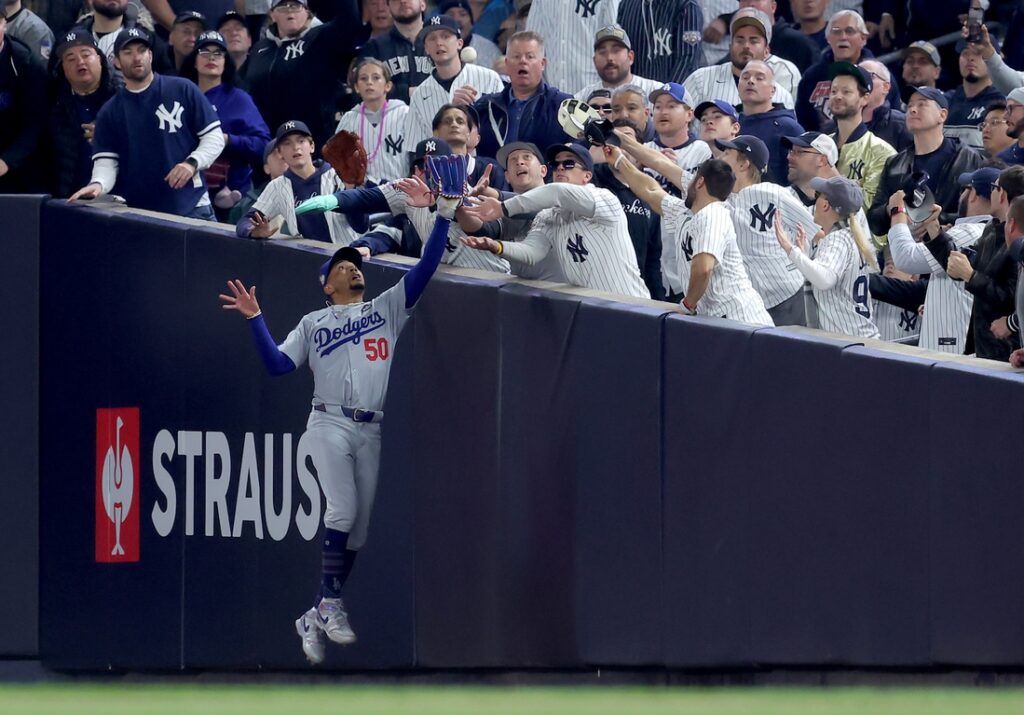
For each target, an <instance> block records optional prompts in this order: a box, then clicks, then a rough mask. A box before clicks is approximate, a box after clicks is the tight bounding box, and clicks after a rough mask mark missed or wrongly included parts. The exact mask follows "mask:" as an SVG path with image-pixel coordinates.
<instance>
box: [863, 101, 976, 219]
mask: <svg viewBox="0 0 1024 715" xmlns="http://www.w3.org/2000/svg"><path fill="white" fill-rule="evenodd" d="M948 111H949V102H948V101H947V100H946V95H944V94H943V93H942V92H940V91H938V90H937V89H932V88H931V87H918V88H917V91H916V92H914V94H912V95H911V96H910V104H908V105H907V129H909V130H910V133H911V134H913V135H914V145H913V146H912V147H908V148H907V149H904V150H903V151H901V152H899V153H897V154H894V155H893V156H891V157H889V159H888V160H887V161H886V162H885V168H884V169H883V170H882V180H881V181H880V182H879V185H878V192H877V193H876V194H875V200H874V201H873V202H872V204H871V209H870V210H869V211H868V222H869V223H870V224H871V233H873V234H874V235H876V236H881V235H884V234H887V233H888V232H889V224H890V220H889V216H890V214H889V206H888V204H889V197H890V196H892V195H893V194H895V193H896V192H897V191H899V190H900V189H902V188H903V185H904V183H906V180H907V178H909V177H910V176H911V175H912V174H914V173H916V172H924V173H926V174H927V175H928V182H927V183H928V188H930V189H931V190H932V193H933V194H934V195H935V203H936V204H938V205H939V206H941V207H942V213H941V214H940V216H939V221H940V223H942V224H948V223H952V222H953V221H954V220H955V219H956V216H957V211H958V210H959V204H960V187H959V186H957V184H956V181H954V180H953V178H954V177H958V176H960V175H961V174H966V173H967V172H970V171H974V170H975V169H976V168H978V166H979V165H980V164H981V162H982V157H981V154H979V153H978V152H976V151H974V150H973V149H971V148H970V147H967V146H964V145H962V144H961V143H960V140H959V139H955V138H953V137H946V136H943V133H942V125H943V124H945V122H946V115H947V113H948ZM923 231H924V229H923V224H922V225H918V226H915V227H913V228H912V229H911V233H912V234H914V238H920V237H921V236H922V235H923Z"/></svg>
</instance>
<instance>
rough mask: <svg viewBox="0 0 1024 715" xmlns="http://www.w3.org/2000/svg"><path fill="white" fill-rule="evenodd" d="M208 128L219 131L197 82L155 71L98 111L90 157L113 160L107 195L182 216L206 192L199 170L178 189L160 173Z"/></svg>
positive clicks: (182, 157) (180, 158) (191, 147)
mask: <svg viewBox="0 0 1024 715" xmlns="http://www.w3.org/2000/svg"><path fill="white" fill-rule="evenodd" d="M212 131H220V120H219V119H218V118H217V113H216V112H215V111H214V110H213V107H212V106H211V105H210V102H209V101H208V100H207V99H206V97H204V96H203V93H202V92H200V91H199V87H198V86H196V85H195V84H193V83H192V82H189V81H188V80H185V79H181V78H180V77H164V76H163V75H159V74H154V75H153V82H152V84H150V85H149V87H147V88H146V89H144V90H142V91H141V92H130V91H129V90H127V89H121V90H120V91H118V93H117V94H116V95H114V97H112V98H111V100H110V101H109V102H107V103H106V104H105V105H104V107H103V109H101V110H100V113H99V115H98V116H97V118H96V135H95V137H94V139H93V155H92V158H93V159H100V158H109V159H116V160H117V162H118V171H117V183H115V184H114V189H113V191H112V193H115V194H118V195H120V196H123V197H124V198H125V200H126V201H127V202H128V205H129V206H133V207H136V208H142V209H149V210H151V211H164V212H166V213H171V214H177V215H179V216H184V215H186V214H188V213H190V212H191V211H192V209H194V208H195V206H196V204H198V203H199V199H200V197H202V196H203V194H204V193H206V182H205V181H204V180H203V175H202V173H201V172H200V173H198V174H196V176H195V178H194V179H193V180H192V181H191V182H189V183H188V184H186V185H185V186H184V187H182V188H180V189H172V188H171V187H170V186H169V185H168V183H167V182H166V181H165V180H164V177H165V176H167V174H168V172H170V170H171V169H172V168H173V167H174V165H175V164H179V163H181V162H183V161H185V159H186V157H188V155H189V154H190V153H192V152H193V151H194V150H195V148H196V147H197V146H199V138H200V137H202V136H203V135H204V134H207V133H208V132H212Z"/></svg>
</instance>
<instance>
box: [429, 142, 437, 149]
mask: <svg viewBox="0 0 1024 715" xmlns="http://www.w3.org/2000/svg"><path fill="white" fill-rule="evenodd" d="M427 151H437V142H433V141H429V142H427Z"/></svg>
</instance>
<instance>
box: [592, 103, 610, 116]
mask: <svg viewBox="0 0 1024 715" xmlns="http://www.w3.org/2000/svg"><path fill="white" fill-rule="evenodd" d="M590 106H591V107H593V108H594V109H596V110H597V111H599V112H600V113H601V114H611V113H612V105H610V104H603V105H597V104H591V105H590Z"/></svg>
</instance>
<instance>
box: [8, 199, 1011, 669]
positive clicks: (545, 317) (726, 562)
mask: <svg viewBox="0 0 1024 715" xmlns="http://www.w3.org/2000/svg"><path fill="white" fill-rule="evenodd" d="M26 201H27V199H4V200H3V202H2V204H0V205H2V207H3V209H4V212H5V213H4V215H8V214H7V211H8V210H11V211H14V210H21V209H22V208H24V205H25V202H26ZM14 205H17V206H19V207H21V208H19V209H14V208H11V209H8V207H10V206H14ZM34 210H35V211H36V215H37V216H39V218H40V222H39V228H38V232H39V235H40V237H41V240H40V241H39V244H38V245H39V246H40V247H41V251H40V252H41V261H42V265H43V266H45V281H44V284H45V286H46V287H47V289H46V290H44V291H42V292H41V293H39V301H40V303H39V306H40V312H39V321H38V325H39V332H38V333H37V334H38V336H39V338H38V346H39V353H40V357H39V360H38V366H39V374H40V375H41V380H40V383H39V399H38V403H37V404H38V410H39V415H40V417H39V421H38V425H39V449H38V455H39V492H38V494H39V501H38V503H39V530H38V533H39V536H40V541H39V552H38V553H39V559H38V564H39V582H38V583H39V593H40V600H39V654H40V656H41V658H42V660H43V663H44V664H45V665H47V666H49V667H52V668H60V669H96V668H107V667H113V668H123V669H131V670H146V669H160V670H165V669H179V668H239V669H249V668H287V669H291V668H302V667H304V660H303V657H302V653H301V649H300V648H299V643H298V638H297V637H296V636H295V633H294V630H293V626H292V621H293V620H294V619H295V617H296V616H297V615H298V614H299V613H301V612H302V611H303V610H304V609H305V608H307V607H308V606H309V605H310V603H311V599H312V597H313V594H314V591H315V589H316V583H315V582H316V573H317V568H318V566H317V564H318V561H319V546H318V530H319V528H320V520H321V518H322V513H323V498H322V495H321V494H320V491H319V488H318V487H317V485H316V481H315V468H314V467H313V465H312V462H311V460H310V459H309V455H308V450H307V449H306V445H305V443H304V441H303V439H302V434H303V428H304V424H305V420H306V417H307V415H308V411H309V399H310V395H311V383H312V381H311V379H310V375H309V372H308V370H306V369H301V370H299V371H298V372H296V373H293V374H291V375H288V376H285V377H283V378H270V377H268V376H266V375H265V373H264V371H263V369H262V366H261V364H260V361H259V358H258V356H257V355H256V352H255V350H254V349H253V348H252V345H251V341H250V337H249V334H248V327H247V326H246V324H245V322H244V321H242V320H240V319H239V318H238V316H237V315H234V314H233V313H228V312H227V311H223V310H221V309H220V307H219V301H218V300H217V293H218V292H220V290H221V289H222V286H223V285H224V281H225V280H226V279H227V278H229V277H239V278H241V279H242V280H243V281H245V282H246V283H255V284H256V285H257V286H258V287H259V297H260V300H261V303H262V306H263V308H264V311H265V315H266V318H267V323H268V325H269V327H270V329H271V331H272V333H273V334H274V335H275V336H276V337H277V338H278V339H281V338H283V336H284V335H285V334H286V332H287V331H288V330H290V329H291V328H292V327H293V326H294V324H295V323H296V322H297V320H298V318H299V317H300V316H301V315H302V314H304V313H305V312H308V311H310V310H313V309H315V308H316V307H317V306H318V305H319V304H320V295H319V289H318V285H317V282H316V279H315V275H316V268H317V267H318V265H319V264H320V263H321V262H322V261H323V260H324V258H325V256H326V254H327V253H328V252H329V247H326V246H324V247H311V246H309V245H299V244H297V243H295V242H254V241H245V240H239V239H236V238H234V237H233V236H232V235H230V233H228V232H227V231H223V230H220V229H217V228H214V227H211V226H210V225H209V224H201V223H185V222H179V221H173V220H170V219H168V218H166V217H157V216H153V215H141V214H137V213H132V212H129V211H124V210H121V211H106V210H100V209H90V208H81V207H71V206H68V205H66V204H64V203H62V202H49V203H46V204H42V205H40V204H38V202H37V204H36V208H35V209H34ZM29 213H31V211H29ZM15 230H16V231H17V233H18V235H19V236H20V235H21V234H22V233H25V234H26V236H25V237H24V238H25V239H26V240H25V241H21V240H20V239H16V240H14V241H9V242H8V241H5V242H4V246H3V249H2V250H4V251H5V253H12V252H13V253H18V252H19V251H20V247H21V246H23V245H28V244H31V243H32V241H31V240H29V239H30V238H31V236H28V235H27V234H28V233H30V232H31V231H32V230H33V225H32V223H31V221H27V220H26V221H24V222H19V224H18V226H17V227H16V229H15ZM7 231H8V229H5V233H7ZM406 266H407V264H405V263H401V262H399V261H397V260H396V261H389V260H386V259H385V260H377V261H373V262H371V263H368V264H367V265H366V273H367V280H368V284H369V287H370V292H371V294H376V293H377V292H380V291H382V290H384V289H386V288H387V287H388V286H390V285H392V284H393V283H394V282H395V281H397V280H398V279H399V278H400V277H401V275H402V273H403V271H404V270H405V268H406ZM26 272H27V273H28V274H32V275H35V276H36V279H37V280H38V275H39V274H38V272H35V273H34V274H33V273H32V271H26ZM23 278H25V279H26V280H28V279H29V278H30V276H23ZM12 280H13V278H12ZM52 286H59V289H58V290H51V289H50V288H51V287H52ZM17 317H19V318H21V319H22V320H23V323H25V324H24V326H23V327H24V331H23V332H18V333H13V332H12V329H11V328H8V325H15V324H16V323H5V330H6V331H7V332H8V333H9V334H12V335H13V336H14V339H15V340H16V342H17V344H21V343H30V342H32V340H33V338H32V330H31V328H32V326H31V325H29V324H28V322H31V321H28V322H25V320H24V319H25V316H24V315H19V316H17ZM4 319H5V320H6V321H12V320H14V319H15V317H14V316H11V315H7V316H5V318H4ZM16 352H17V351H16ZM25 354H26V355H31V352H30V351H26V352H25ZM391 359H393V360H394V361H395V363H396V364H395V365H394V368H393V371H392V381H391V389H390V393H389V397H388V403H387V405H386V408H385V411H386V413H387V419H386V421H385V424H384V428H383V429H384V444H385V447H384V458H383V462H382V471H381V486H380V489H379V491H378V502H377V506H376V509H375V513H374V521H373V523H372V525H371V529H370V540H369V544H368V545H367V547H366V549H365V551H364V553H363V554H362V555H361V556H360V560H359V562H358V564H357V566H356V570H355V572H354V575H353V578H352V581H351V582H350V589H349V591H348V594H347V596H346V601H347V603H348V605H349V609H350V611H351V615H352V621H353V625H354V627H355V629H356V631H357V633H358V634H359V636H360V640H359V642H358V643H357V644H356V645H354V646H352V647H350V648H347V649H340V648H332V649H331V650H330V654H329V657H328V661H327V663H326V665H327V667H330V668H339V669H371V670H384V669H408V668H477V667H492V668H523V667H540V668H580V667H590V666H601V667H615V666H621V667H634V666H654V667H667V668H711V669H715V668H749V667H762V666H809V667H825V666H879V667H888V666H899V667H913V668H928V667H932V666H940V667H942V666H945V665H950V664H957V665H965V666H977V667H987V666H1019V665H1024V609H1021V608H1020V604H1021V603H1022V602H1024V557H1022V549H1021V544H1022V543H1024V538H1022V537H1024V533H1022V532H1024V518H1022V516H1024V480H1022V479H1021V476H1022V475H1021V471H1020V469H1019V459H1018V458H1017V455H1016V453H1015V450H1014V448H1013V446H1014V445H1015V444H1016V443H1017V439H1016V437H1017V433H1018V432H1019V430H1020V426H1019V425H1020V423H1021V419H1020V418H1021V416H1022V411H1021V409H1020V408H1019V407H1018V406H1019V405H1020V404H1021V399H1022V397H1024V382H1022V379H1021V377H1020V376H1019V374H1017V373H1015V372H1014V371H1011V370H1009V369H1007V368H1003V367H1002V366H1000V365H996V364H993V363H987V362H984V361H973V360H967V359H958V358H952V359H951V358H948V357H946V356H941V355H935V354H930V353H926V352H923V351H918V350H916V349H911V348H891V347H889V346H886V345H884V344H881V343H870V344H864V343H863V342H861V341H857V340H851V339H843V338H838V337H836V336H829V335H825V334H823V333H818V332H815V331H806V330H799V331H795V330H784V329H761V328H752V327H747V326H741V325H737V324H730V323H724V322H718V321H708V320H703V319H698V318H688V317H683V316H681V315H679V314H678V313H675V312H674V311H673V310H672V307H671V306H669V305H666V304H663V303H655V302H641V303H637V302H634V303H630V304H626V303H621V302H618V301H614V300H611V299H609V298H608V297H607V296H602V295H600V294H597V293H592V292H588V291H574V290H568V289H560V290H554V289H551V287H545V286H540V285H538V284H531V283H526V282H521V281H516V280H505V279H503V278H500V277H497V276H493V275H487V274H478V273H474V274H469V273H465V272H459V271H452V270H448V269H442V271H441V272H440V273H439V275H438V276H437V277H436V278H435V280H434V282H433V283H432V284H431V286H430V287H429V289H428V290H427V292H426V293H425V295H424V297H423V299H422V301H421V303H420V305H419V306H418V307H417V309H416V312H415V314H414V318H413V319H412V320H411V321H410V323H409V325H408V326H407V328H406V331H405V332H404V333H403V335H402V339H401V342H400V344H399V346H398V348H397V349H396V350H395V351H394V353H393V355H392V358H391ZM24 365H25V363H24V362H23V370H22V371H23V372H31V370H30V369H29V368H27V367H24ZM8 379H9V377H8ZM25 382H26V384H27V383H28V382H29V381H27V380H26V381H25ZM21 387H23V388H24V387H26V385H22V386H21ZM19 399H20V400H21V403H20V404H22V405H23V406H24V407H25V409H29V408H30V407H31V403H32V399H31V394H30V392H25V393H23V394H22V395H21V396H20V397H19ZM995 405H998V406H999V407H998V408H994V407H993V406H995ZM118 420H120V422H118ZM3 439H4V440H5V443H6V444H5V451H7V450H11V449H15V448H17V447H21V448H22V450H23V451H25V452H26V453H27V452H30V450H25V449H24V447H25V442H26V440H28V441H29V443H30V441H31V435H28V436H25V435H24V434H18V433H17V432H15V433H13V434H7V433H6V432H5V433H4V435H3ZM986 445H987V446H986ZM14 464H15V465H16V467H17V468H18V469H20V470H22V471H23V472H24V473H23V474H18V475H11V476H9V479H8V481H9V482H10V481H11V480H12V479H20V481H19V484H31V483H32V482H31V474H29V473H28V472H30V471H31V464H29V461H26V462H24V463H17V462H15V463H14ZM19 465H20V466H19ZM115 478H116V479H115ZM129 483H130V484H131V488H130V490H129V488H128V487H127V486H126V485H127V484H129ZM104 485H106V489H104ZM118 485H119V486H118ZM126 490H128V491H131V494H130V495H129V494H128V493H127V491H126ZM115 502H116V503H117V504H120V505H121V507H112V506H111V505H112V504H113V503H115ZM125 503H127V504H129V507H128V509H127V512H124V506H123V505H124V504H125ZM4 505H5V506H4V508H5V510H6V511H5V514H6V515H7V516H8V518H10V519H14V520H15V521H16V522H17V523H19V524H21V525H22V526H25V527H26V530H27V531H31V528H28V527H30V526H31V524H30V522H31V519H32V518H33V516H34V514H33V513H31V510H30V509H25V510H22V511H20V512H19V511H18V510H17V509H14V508H12V501H11V500H10V499H6V498H5V500H4ZM118 508H120V509H121V510H122V511H117V509H118ZM112 513H113V514H114V516H113V517H112V516H111V514H112ZM114 520H117V522H118V523H119V524H120V532H118V530H117V529H115V527H114ZM118 546H119V547H120V548H121V549H123V550H124V551H125V553H124V554H120V553H118V554H112V553H111V552H112V551H113V550H115V549H116V548H117V547H118ZM3 548H4V549H5V552H9V551H12V549H11V548H10V547H9V546H7V545H5V546H4V547H3ZM6 555H9V554H6ZM6 555H5V556H6ZM11 583H15V584H20V585H21V586H22V587H23V590H30V589H31V587H32V586H33V585H34V584H33V583H29V580H28V579H27V578H21V576H20V575H18V576H16V577H15V579H14V580H13V581H9V582H8V584H11ZM69 603H73V610H74V617H73V618H71V619H70V620H69V619H68V615H67V613H68V610H67V609H68V604H69ZM4 617H5V618H9V619H10V618H11V617H10V616H9V615H8V614H6V613H5V616H4ZM11 620H13V619H11ZM5 638H6V636H5ZM8 640H9V639H8ZM8 640H4V641H0V643H3V644H4V646H5V650H6V649H7V647H9V646H8Z"/></svg>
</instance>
